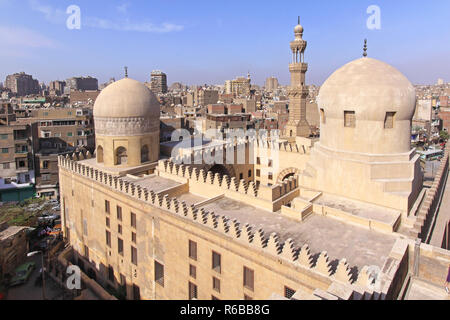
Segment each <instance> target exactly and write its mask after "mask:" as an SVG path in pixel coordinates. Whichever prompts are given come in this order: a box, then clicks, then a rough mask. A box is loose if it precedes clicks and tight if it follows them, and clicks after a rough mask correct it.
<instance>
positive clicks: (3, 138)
mask: <svg viewBox="0 0 450 320" xmlns="http://www.w3.org/2000/svg"><path fill="white" fill-rule="evenodd" d="M0 139H2V140H6V139H8V134H0Z"/></svg>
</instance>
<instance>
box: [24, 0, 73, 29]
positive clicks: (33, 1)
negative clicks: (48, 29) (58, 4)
mask: <svg viewBox="0 0 450 320" xmlns="http://www.w3.org/2000/svg"><path fill="white" fill-rule="evenodd" d="M29 3H30V6H31V9H32V10H34V11H37V12H39V13H41V14H43V15H44V17H45V19H46V20H47V21H49V22H52V23H63V22H65V21H66V19H67V15H66V13H65V11H64V10H61V9H58V8H54V7H52V6H51V5H46V4H42V3H40V2H39V1H37V0H29Z"/></svg>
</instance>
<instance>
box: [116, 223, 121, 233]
mask: <svg viewBox="0 0 450 320" xmlns="http://www.w3.org/2000/svg"><path fill="white" fill-rule="evenodd" d="M117 232H118V233H119V234H122V225H120V224H119V225H118V226H117Z"/></svg>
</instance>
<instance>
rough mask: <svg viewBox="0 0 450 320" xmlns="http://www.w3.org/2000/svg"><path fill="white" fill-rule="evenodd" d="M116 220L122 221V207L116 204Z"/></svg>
mask: <svg viewBox="0 0 450 320" xmlns="http://www.w3.org/2000/svg"><path fill="white" fill-rule="evenodd" d="M117 220H119V221H122V208H121V207H119V206H117Z"/></svg>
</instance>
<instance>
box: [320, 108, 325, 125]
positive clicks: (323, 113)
mask: <svg viewBox="0 0 450 320" xmlns="http://www.w3.org/2000/svg"><path fill="white" fill-rule="evenodd" d="M320 119H321V120H322V123H323V124H325V123H326V119H325V110H323V109H320Z"/></svg>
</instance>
